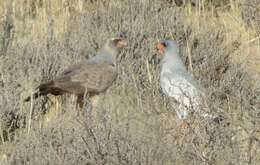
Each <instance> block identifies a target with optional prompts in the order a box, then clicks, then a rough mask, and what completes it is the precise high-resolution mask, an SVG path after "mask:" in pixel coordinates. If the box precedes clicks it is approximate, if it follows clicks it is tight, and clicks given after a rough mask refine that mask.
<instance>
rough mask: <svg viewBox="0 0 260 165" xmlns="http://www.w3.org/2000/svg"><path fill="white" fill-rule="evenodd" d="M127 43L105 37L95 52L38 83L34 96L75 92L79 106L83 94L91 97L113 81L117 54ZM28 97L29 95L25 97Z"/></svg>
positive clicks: (27, 99)
mask: <svg viewBox="0 0 260 165" xmlns="http://www.w3.org/2000/svg"><path fill="white" fill-rule="evenodd" d="M126 45H127V42H126V40H125V39H124V38H122V37H118V38H112V39H109V40H107V42H106V43H105V45H104V46H103V48H102V49H101V50H99V51H98V53H97V55H96V56H94V57H92V58H90V59H88V60H86V61H84V62H81V63H79V64H76V65H73V66H71V67H69V68H68V69H66V70H65V71H64V72H63V73H62V74H61V75H60V76H58V77H57V78H56V79H54V80H51V81H49V82H47V83H43V84H40V85H39V86H38V87H37V88H36V90H37V91H36V92H35V93H34V94H33V98H34V99H36V98H38V97H39V96H45V95H48V94H52V95H55V96H57V95H63V94H65V93H69V94H74V95H76V96H77V104H78V105H79V107H81V108H82V107H83V104H84V103H83V99H84V96H85V95H87V96H89V97H92V96H95V95H98V94H100V93H102V92H105V91H106V89H108V87H110V86H111V85H112V83H113V82H114V81H115V79H116V77H117V71H116V65H115V63H116V57H117V54H119V51H120V50H121V49H122V48H124V47H125V46H126ZM30 100H31V97H30V96H29V97H27V98H26V99H25V100H24V101H26V102H27V101H30Z"/></svg>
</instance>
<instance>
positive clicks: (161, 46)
mask: <svg viewBox="0 0 260 165" xmlns="http://www.w3.org/2000/svg"><path fill="white" fill-rule="evenodd" d="M165 48H166V44H165V42H163V41H159V42H158V43H157V44H156V49H157V50H158V52H159V53H160V54H163V53H164V52H165Z"/></svg>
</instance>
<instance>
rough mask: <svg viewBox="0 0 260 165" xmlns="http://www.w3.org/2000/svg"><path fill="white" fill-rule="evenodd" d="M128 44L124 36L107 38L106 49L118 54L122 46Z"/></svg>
mask: <svg viewBox="0 0 260 165" xmlns="http://www.w3.org/2000/svg"><path fill="white" fill-rule="evenodd" d="M126 46H127V42H126V40H125V39H124V38H122V37H116V38H110V39H108V40H107V42H106V44H105V47H104V49H105V50H106V51H108V52H111V53H113V54H117V53H118V52H119V51H120V50H121V49H122V48H124V47H126Z"/></svg>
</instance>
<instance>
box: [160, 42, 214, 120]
mask: <svg viewBox="0 0 260 165" xmlns="http://www.w3.org/2000/svg"><path fill="white" fill-rule="evenodd" d="M157 49H158V50H159V52H160V53H162V54H163V55H164V56H163V59H162V61H161V74H160V85H161V88H162V91H163V93H164V94H165V95H166V96H168V97H170V98H172V99H174V100H175V101H176V102H177V104H178V107H175V110H176V113H177V116H178V117H179V118H180V119H186V118H187V117H188V116H189V114H190V113H191V112H197V113H199V115H201V116H203V117H209V118H211V117H212V115H210V114H208V113H206V112H204V111H203V108H202V107H203V105H202V99H203V97H204V89H203V87H202V86H200V85H199V83H198V81H197V80H196V79H195V78H194V77H193V75H192V74H191V73H190V72H188V70H187V69H186V67H185V65H184V63H183V61H182V59H181V58H180V56H179V47H178V44H177V42H175V41H173V40H162V41H160V42H159V43H158V44H157Z"/></svg>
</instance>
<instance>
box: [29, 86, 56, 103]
mask: <svg viewBox="0 0 260 165" xmlns="http://www.w3.org/2000/svg"><path fill="white" fill-rule="evenodd" d="M53 84H54V83H53V81H51V82H48V83H44V84H41V85H39V86H38V87H37V88H36V90H35V92H34V93H33V94H32V96H28V97H27V98H26V99H24V102H28V101H30V100H31V99H32V98H33V99H37V98H38V97H39V96H44V95H47V94H49V93H50V87H51V86H53Z"/></svg>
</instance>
